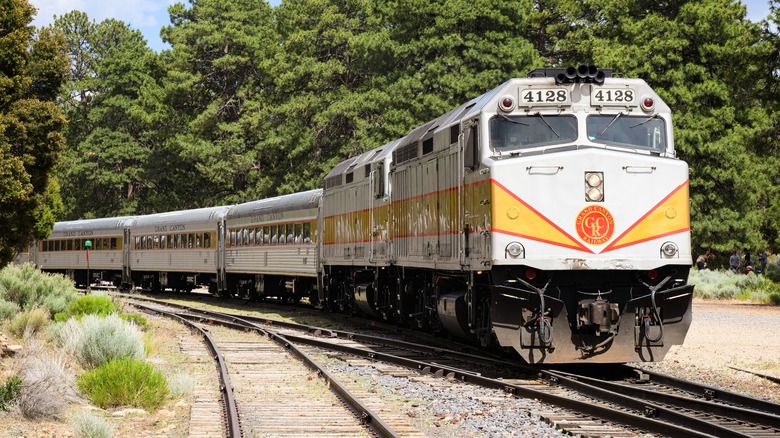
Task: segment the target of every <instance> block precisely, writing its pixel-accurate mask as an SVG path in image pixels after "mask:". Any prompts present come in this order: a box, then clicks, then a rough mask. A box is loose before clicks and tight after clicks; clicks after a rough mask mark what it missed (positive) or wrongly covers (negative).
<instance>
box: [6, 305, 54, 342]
mask: <svg viewBox="0 0 780 438" xmlns="http://www.w3.org/2000/svg"><path fill="white" fill-rule="evenodd" d="M49 317H50V315H49V311H48V310H46V309H40V308H35V309H32V310H30V311H29V312H21V313H17V314H16V316H14V317H13V319H11V321H9V322H8V331H9V332H10V333H11V334H12V335H13V336H16V337H17V338H22V337H25V336H31V335H33V334H35V333H38V332H39V331H41V330H42V329H44V328H45V327H46V326H47V325H48V324H49V321H50V319H49Z"/></svg>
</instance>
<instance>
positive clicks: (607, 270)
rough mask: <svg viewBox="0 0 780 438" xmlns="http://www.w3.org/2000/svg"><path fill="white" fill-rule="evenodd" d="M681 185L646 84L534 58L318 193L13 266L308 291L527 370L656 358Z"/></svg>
mask: <svg viewBox="0 0 780 438" xmlns="http://www.w3.org/2000/svg"><path fill="white" fill-rule="evenodd" d="M688 187H689V182H688V167H687V164H686V163H685V162H684V161H683V160H680V159H679V158H677V157H676V153H675V149H674V136H673V130H672V113H671V110H670V108H669V107H668V105H667V104H666V103H664V101H663V100H662V99H661V98H660V97H659V96H658V95H657V94H656V93H655V92H654V91H653V89H652V88H651V87H650V86H649V85H648V84H647V83H646V82H645V81H644V80H642V79H637V78H624V77H619V76H618V75H615V74H613V72H612V70H610V69H602V68H596V67H593V66H580V67H577V68H575V67H569V68H565V69H563V68H541V69H535V70H532V71H531V72H529V73H528V75H527V77H524V78H514V79H510V80H508V81H507V82H505V83H503V84H501V85H499V86H498V87H496V88H494V89H492V90H490V91H488V92H486V93H484V94H482V95H480V96H477V97H475V98H473V99H471V100H470V101H468V102H466V103H464V104H462V105H460V106H458V107H457V108H454V109H452V110H451V111H449V112H447V113H445V114H442V115H441V116H439V117H437V118H435V119H433V120H430V121H428V122H427V123H424V124H422V125H419V126H417V127H416V128H414V129H413V130H411V132H409V133H408V134H407V135H405V136H403V137H401V138H399V139H396V140H394V141H391V142H389V143H387V144H384V145H382V146H381V147H378V148H375V149H372V150H369V151H366V152H364V153H362V154H360V155H357V156H354V157H351V158H349V159H346V160H344V161H343V162H341V163H339V164H338V165H336V166H335V167H334V168H333V169H332V170H331V171H330V172H329V173H328V174H327V175H326V176H325V177H324V179H323V184H322V187H321V188H320V189H316V190H310V191H306V192H301V193H293V194H289V195H283V196H278V197H274V198H269V199H261V200H256V201H252V202H247V203H241V204H236V205H226V206H218V207H209V208H200V209H194V210H186V211H175V212H168V213H158V214H151V215H141V216H127V217H117V218H103V219H88V220H79V221H67V222H58V223H56V224H55V225H54V229H53V232H52V233H51V236H50V237H49V238H48V239H45V240H42V241H38V242H35V243H34V244H33V245H31V247H30V248H29V251H28V252H26V253H23V254H20V255H19V257H18V259H19V260H18V261H29V262H32V263H35V264H36V265H37V266H39V267H40V268H41V269H42V270H44V271H49V272H59V273H63V274H65V275H68V276H70V277H72V278H73V279H74V280H75V281H76V282H77V283H79V284H90V283H92V282H94V281H104V282H109V283H112V284H115V285H116V286H118V287H121V288H125V289H130V288H135V287H139V286H140V287H142V288H143V289H147V290H150V291H161V290H173V291H181V292H188V291H191V290H192V289H193V288H195V287H199V286H206V287H208V290H209V292H210V293H212V294H214V295H220V296H225V297H242V298H257V299H263V298H265V297H279V298H282V299H285V300H291V301H298V300H301V299H305V300H308V301H309V302H311V303H312V304H313V305H315V306H318V307H320V308H323V309H328V310H332V311H334V312H344V313H349V314H362V315H365V316H369V317H372V318H377V319H380V320H385V321H389V322H392V323H395V324H398V325H403V326H407V327H413V328H419V329H424V330H427V331H430V332H432V333H435V334H441V335H445V336H452V337H454V338H459V339H464V340H468V341H470V342H473V343H475V344H479V345H482V346H484V347H495V348H497V349H503V350H507V351H510V352H513V354H516V355H519V357H520V358H522V360H524V361H526V362H527V363H529V364H561V363H589V362H590V363H623V362H649V361H659V360H662V359H663V357H664V355H665V354H666V353H667V352H668V350H669V349H670V348H671V346H673V345H679V344H681V343H682V342H683V340H684V339H685V335H686V333H687V331H688V328H689V327H690V323H691V318H692V312H691V310H692V309H691V303H692V297H693V286H692V285H689V284H688V274H689V270H690V267H691V265H692V260H691V244H690V208H689V194H688ZM88 245H89V248H88V247H87V246H88Z"/></svg>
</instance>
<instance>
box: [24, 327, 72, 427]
mask: <svg viewBox="0 0 780 438" xmlns="http://www.w3.org/2000/svg"><path fill="white" fill-rule="evenodd" d="M19 377H20V378H21V380H22V386H21V391H20V392H19V396H18V397H17V404H18V406H19V409H20V410H21V412H22V415H24V416H25V417H27V418H56V417H59V416H60V415H61V414H62V412H63V410H64V409H65V407H66V406H67V404H68V401H69V400H71V399H73V398H74V396H75V392H74V390H73V374H72V372H71V370H69V369H68V368H67V367H66V361H65V359H64V357H62V356H61V355H58V354H56V353H52V352H49V351H47V350H46V349H45V348H44V347H43V346H42V345H41V344H38V343H34V342H33V343H29V344H28V345H27V347H26V348H25V350H24V353H23V354H22V356H21V360H20V364H19Z"/></svg>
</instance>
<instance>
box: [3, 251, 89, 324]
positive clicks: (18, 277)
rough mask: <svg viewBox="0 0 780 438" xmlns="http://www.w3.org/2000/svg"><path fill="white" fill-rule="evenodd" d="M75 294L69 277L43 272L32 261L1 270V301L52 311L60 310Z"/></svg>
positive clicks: (61, 310) (23, 307) (52, 312)
mask: <svg viewBox="0 0 780 438" xmlns="http://www.w3.org/2000/svg"><path fill="white" fill-rule="evenodd" d="M77 296H78V294H77V293H76V288H75V286H74V285H73V281H72V280H71V279H69V278H66V277H65V276H63V275H59V274H57V275H50V274H46V273H43V272H41V271H40V270H38V269H37V268H36V267H35V266H33V265H32V264H29V263H27V264H24V265H8V266H6V267H5V268H3V269H2V270H0V300H3V301H9V302H12V303H16V304H17V305H18V306H19V307H20V308H21V309H23V310H31V309H33V308H35V307H42V308H44V309H47V310H48V311H49V312H50V313H51V314H55V313H57V312H63V311H64V310H65V309H66V308H67V307H68V304H69V303H70V302H71V301H73V300H75V299H76V297H77Z"/></svg>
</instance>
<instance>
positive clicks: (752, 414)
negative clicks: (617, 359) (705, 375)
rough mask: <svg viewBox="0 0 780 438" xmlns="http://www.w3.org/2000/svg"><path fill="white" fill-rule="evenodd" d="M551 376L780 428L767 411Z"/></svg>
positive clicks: (573, 376)
mask: <svg viewBox="0 0 780 438" xmlns="http://www.w3.org/2000/svg"><path fill="white" fill-rule="evenodd" d="M551 373H552V374H554V375H557V376H566V377H568V378H571V379H575V380H578V381H580V382H584V383H587V384H589V385H593V386H596V387H599V388H603V389H607V390H609V391H612V392H616V393H619V394H622V395H625V396H628V397H631V398H634V399H642V400H647V401H651V402H655V403H663V404H666V405H673V406H677V407H679V408H683V409H690V410H696V411H699V412H702V413H707V414H712V415H719V416H724V417H728V418H731V419H733V420H735V421H749V422H751V423H755V424H756V425H759V426H768V427H772V428H774V429H780V416H778V415H774V414H770V413H767V412H763V411H756V410H753V409H746V408H743V407H739V406H734V405H729V404H723V403H715V402H712V401H706V400H701V399H699V398H691V397H684V396H681V395H677V394H669V393H665V392H660V391H653V390H651V389H647V388H642V387H641V385H626V384H621V383H615V382H609V381H606V380H602V379H596V378H593V377H588V376H582V375H578V374H572V373H566V372H563V371H554V372H551Z"/></svg>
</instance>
